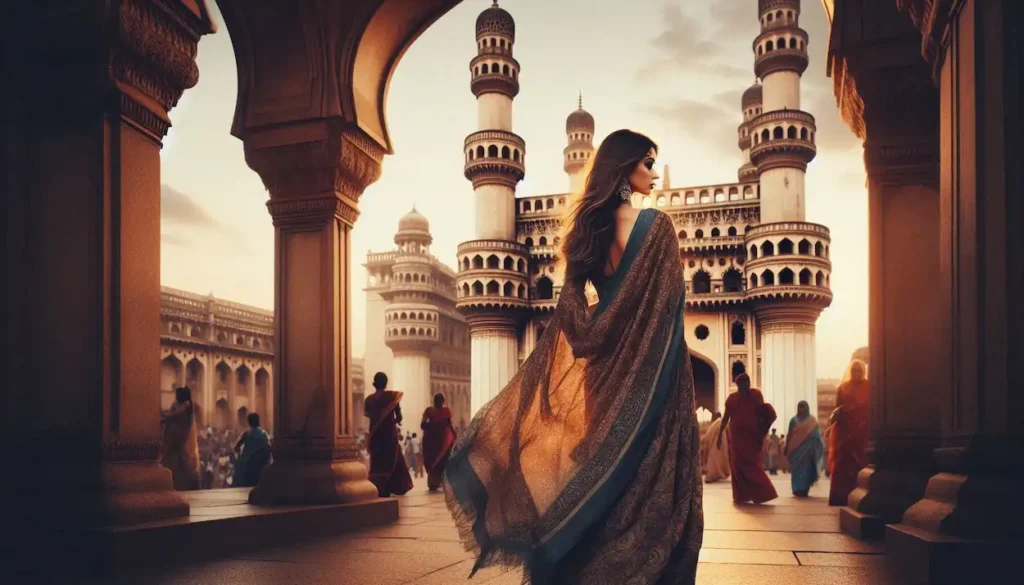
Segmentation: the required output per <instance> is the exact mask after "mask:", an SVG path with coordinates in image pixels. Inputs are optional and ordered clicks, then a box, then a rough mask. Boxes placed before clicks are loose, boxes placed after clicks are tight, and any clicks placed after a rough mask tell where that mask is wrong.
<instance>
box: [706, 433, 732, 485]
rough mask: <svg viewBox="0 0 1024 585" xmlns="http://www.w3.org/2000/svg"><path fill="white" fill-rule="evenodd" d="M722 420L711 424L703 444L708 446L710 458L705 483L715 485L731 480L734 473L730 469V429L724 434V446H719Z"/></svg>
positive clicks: (707, 461)
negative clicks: (730, 476)
mask: <svg viewBox="0 0 1024 585" xmlns="http://www.w3.org/2000/svg"><path fill="white" fill-rule="evenodd" d="M722 420H723V419H721V418H719V419H718V420H716V421H715V422H713V423H711V426H710V427H708V430H707V432H706V433H704V438H703V439H701V443H702V444H704V443H706V444H707V450H708V456H707V460H706V461H705V463H704V481H706V482H707V483H714V482H716V481H721V480H723V479H729V475H730V474H731V473H732V472H731V470H730V469H729V429H726V430H725V432H724V433H722V446H721V447H719V446H718V431H719V430H720V429H721V428H722Z"/></svg>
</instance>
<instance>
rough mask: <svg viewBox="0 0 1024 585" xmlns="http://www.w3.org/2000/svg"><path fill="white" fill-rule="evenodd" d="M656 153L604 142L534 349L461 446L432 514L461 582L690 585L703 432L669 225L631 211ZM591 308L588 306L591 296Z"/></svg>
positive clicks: (639, 142)
mask: <svg viewBox="0 0 1024 585" xmlns="http://www.w3.org/2000/svg"><path fill="white" fill-rule="evenodd" d="M656 156H657V147H656V146H655V145H654V143H653V142H652V141H651V140H650V139H649V138H647V137H646V136H643V135H642V134H637V133H635V132H632V131H630V130H618V131H616V132H612V133H611V134H609V135H608V137H607V138H605V139H604V141H603V142H602V144H601V146H600V148H598V150H597V153H596V154H595V155H594V157H593V159H592V167H591V170H590V172H589V173H588V176H587V179H586V186H585V187H584V189H583V192H582V193H580V194H578V196H577V197H575V199H574V207H573V208H572V211H571V216H570V217H569V218H568V220H567V221H566V222H565V224H564V225H565V230H566V232H565V237H564V238H563V239H562V253H561V255H560V258H561V259H562V260H561V261H563V262H564V263H565V281H564V284H563V287H562V290H561V294H560V295H559V297H558V303H557V306H556V308H555V311H554V314H553V315H552V316H551V319H550V321H549V322H548V325H547V327H545V329H544V333H543V334H542V335H541V338H540V339H539V340H538V342H537V345H536V348H535V349H534V350H533V352H532V353H531V354H530V356H529V357H528V358H527V359H526V361H525V362H524V363H523V365H522V367H521V368H520V369H519V371H518V372H516V374H515V375H514V376H513V377H512V379H511V380H510V381H509V382H508V384H507V385H506V386H505V387H504V388H503V389H501V391H500V392H498V393H497V394H496V395H494V396H493V398H492V399H491V401H490V402H488V403H487V404H485V405H483V406H482V407H481V408H480V410H479V411H477V413H476V415H475V416H474V417H473V421H472V422H471V423H470V425H469V428H468V429H466V431H465V432H464V433H461V434H460V436H459V439H458V442H457V443H456V447H455V449H454V451H453V452H452V455H451V457H450V458H449V460H448V465H447V466H446V469H445V473H444V483H443V487H444V491H445V501H446V503H447V505H448V509H449V511H450V512H451V514H452V518H453V520H454V523H455V526H456V528H457V529H458V533H459V537H460V540H461V541H462V543H463V546H464V547H465V548H466V549H467V550H469V551H471V552H473V553H474V554H475V555H476V557H477V559H476V562H475V563H474V566H473V569H472V572H476V571H477V570H478V569H480V568H481V567H486V566H492V565H505V566H521V567H522V569H523V574H524V577H523V582H524V583H530V584H531V585H549V584H551V585H584V584H585V585H622V584H624V583H633V584H637V585H640V584H645V583H646V584H649V585H654V584H659V585H660V584H665V585H668V584H672V585H684V584H688V585H693V583H694V582H695V580H696V572H697V557H698V554H699V552H700V547H701V542H702V538H703V526H704V517H703V510H702V504H701V502H702V497H703V485H704V484H703V482H702V480H701V471H700V427H699V424H698V421H697V413H696V406H695V400H694V384H693V371H692V366H691V363H690V357H689V352H688V351H687V347H686V340H685V336H684V331H685V329H686V327H685V323H684V317H683V308H684V306H685V302H684V295H685V286H684V283H683V269H682V266H681V264H680V262H679V241H678V236H677V235H676V230H675V227H674V225H673V223H672V219H671V218H670V217H669V216H668V215H667V214H665V213H664V212H662V211H660V210H658V209H655V208H646V209H643V210H639V209H636V208H634V207H632V206H631V205H630V200H631V197H632V196H633V193H635V192H639V193H645V194H649V193H651V192H652V190H653V189H654V187H655V185H656V184H655V180H656V179H657V174H656V172H655V171H654V165H655V157H656ZM591 285H592V286H593V290H595V291H596V296H597V299H596V302H595V303H594V304H593V306H592V305H591V303H590V302H589V300H588V294H587V291H588V288H589V287H590V286H591Z"/></svg>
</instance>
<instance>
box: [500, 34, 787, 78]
mask: <svg viewBox="0 0 1024 585" xmlns="http://www.w3.org/2000/svg"><path fill="white" fill-rule="evenodd" d="M793 44H794V45H796V42H795V41H794V43H793ZM501 72H502V74H504V75H508V74H509V72H508V65H503V66H502V67H501Z"/></svg>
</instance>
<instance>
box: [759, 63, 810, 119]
mask: <svg viewBox="0 0 1024 585" xmlns="http://www.w3.org/2000/svg"><path fill="white" fill-rule="evenodd" d="M761 83H762V85H763V86H764V89H763V91H762V102H763V103H762V109H763V110H764V111H765V112H774V111H775V110H782V109H789V110H799V109H800V75H799V74H798V73H797V72H795V71H777V72H775V73H770V74H768V75H767V76H765V78H764V79H763V80H761Z"/></svg>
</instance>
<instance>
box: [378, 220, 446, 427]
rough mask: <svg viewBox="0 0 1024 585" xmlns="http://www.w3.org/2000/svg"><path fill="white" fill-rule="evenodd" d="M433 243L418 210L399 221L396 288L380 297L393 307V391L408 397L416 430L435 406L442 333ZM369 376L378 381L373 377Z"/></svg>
mask: <svg viewBox="0 0 1024 585" xmlns="http://www.w3.org/2000/svg"><path fill="white" fill-rule="evenodd" d="M432 242H433V237H432V236H431V235H430V224H429V223H428V222H427V218H425V217H423V216H422V215H420V213H418V212H417V211H416V208H415V207H413V209H412V211H410V212H409V213H407V214H406V215H405V216H403V217H402V219H401V220H399V222H398V232H397V233H395V244H396V245H397V246H398V249H397V250H396V251H395V258H394V264H393V265H392V268H391V272H392V274H391V286H390V287H389V288H388V289H387V291H386V292H382V293H380V296H381V297H382V298H383V299H384V301H385V302H386V303H387V308H386V310H385V313H384V319H383V325H384V330H385V335H384V342H385V343H386V344H387V346H388V347H389V348H391V353H392V359H391V371H390V372H386V373H387V374H388V378H389V380H388V388H390V389H391V390H397V391H399V392H403V393H404V394H405V395H404V396H403V397H402V414H403V416H404V420H405V422H404V424H403V426H404V427H405V428H406V429H414V430H415V429H417V428H419V420H420V416H421V415H422V414H423V411H424V410H426V408H427V407H428V406H430V404H431V398H432V397H431V395H430V353H431V350H432V349H433V348H434V346H435V345H436V344H437V340H438V331H439V326H438V310H437V307H438V301H437V299H436V298H435V297H434V295H435V293H434V288H433V286H432V284H433V265H432V264H431V261H430V244H431V243H432ZM376 327H380V324H379V323H378V324H377V325H376ZM369 375H370V377H371V379H372V376H373V373H371V374H369ZM410 425H411V426H410Z"/></svg>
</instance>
